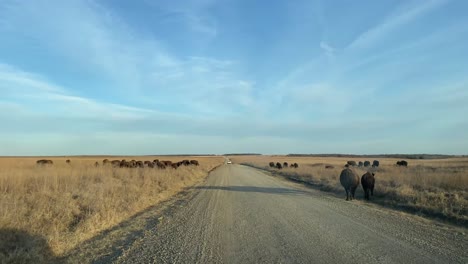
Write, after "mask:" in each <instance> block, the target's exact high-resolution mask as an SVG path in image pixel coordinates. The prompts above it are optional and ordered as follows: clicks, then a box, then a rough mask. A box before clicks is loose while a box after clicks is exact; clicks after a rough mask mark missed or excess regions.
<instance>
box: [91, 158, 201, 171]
mask: <svg viewBox="0 0 468 264" xmlns="http://www.w3.org/2000/svg"><path fill="white" fill-rule="evenodd" d="M95 165H96V166H99V163H97V162H96V164H95ZM102 165H103V166H113V167H118V168H158V169H166V168H173V169H177V168H179V167H180V166H191V165H192V166H199V165H200V163H199V162H198V160H181V161H178V162H172V161H170V160H161V161H160V160H158V159H155V160H153V161H149V160H146V161H141V160H130V161H127V160H124V159H123V160H112V161H110V160H108V159H105V160H103V161H102Z"/></svg>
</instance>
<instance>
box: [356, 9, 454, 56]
mask: <svg viewBox="0 0 468 264" xmlns="http://www.w3.org/2000/svg"><path fill="white" fill-rule="evenodd" d="M447 2H448V0H428V1H413V2H412V4H411V5H408V4H405V5H404V6H402V7H401V8H400V9H399V10H398V11H397V12H395V13H393V14H391V15H390V16H388V17H387V18H385V19H384V20H383V21H382V22H381V23H379V24H377V25H375V26H374V27H372V28H370V29H368V30H367V31H365V32H363V33H361V34H360V35H358V36H357V37H356V38H355V39H354V40H353V41H351V43H350V44H349V45H348V47H347V48H348V49H356V48H366V47H368V46H370V45H372V44H374V43H375V42H377V41H379V39H381V38H382V37H388V36H389V34H391V33H392V31H394V30H396V29H398V28H399V27H401V26H404V25H405V24H408V23H410V22H412V21H414V20H415V19H417V18H419V17H421V16H424V15H426V14H427V13H429V12H431V11H433V10H434V9H436V8H438V7H440V6H442V5H444V4H445V3H447Z"/></svg>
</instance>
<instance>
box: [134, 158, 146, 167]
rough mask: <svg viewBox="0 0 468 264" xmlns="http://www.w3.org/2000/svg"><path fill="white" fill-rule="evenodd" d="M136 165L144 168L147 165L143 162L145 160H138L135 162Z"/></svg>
mask: <svg viewBox="0 0 468 264" xmlns="http://www.w3.org/2000/svg"><path fill="white" fill-rule="evenodd" d="M135 167H137V168H144V167H145V164H144V163H143V161H141V160H138V161H136V162H135Z"/></svg>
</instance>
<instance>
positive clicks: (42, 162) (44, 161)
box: [36, 159, 54, 165]
mask: <svg viewBox="0 0 468 264" xmlns="http://www.w3.org/2000/svg"><path fill="white" fill-rule="evenodd" d="M36 164H37V165H54V162H53V161H51V160H46V159H41V160H38V161H36Z"/></svg>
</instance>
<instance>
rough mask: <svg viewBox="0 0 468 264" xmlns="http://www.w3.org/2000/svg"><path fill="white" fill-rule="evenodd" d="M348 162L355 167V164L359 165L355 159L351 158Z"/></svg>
mask: <svg viewBox="0 0 468 264" xmlns="http://www.w3.org/2000/svg"><path fill="white" fill-rule="evenodd" d="M347 164H348V165H349V166H353V167H355V166H356V165H357V164H356V162H355V161H354V160H349V161H348V162H347Z"/></svg>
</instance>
